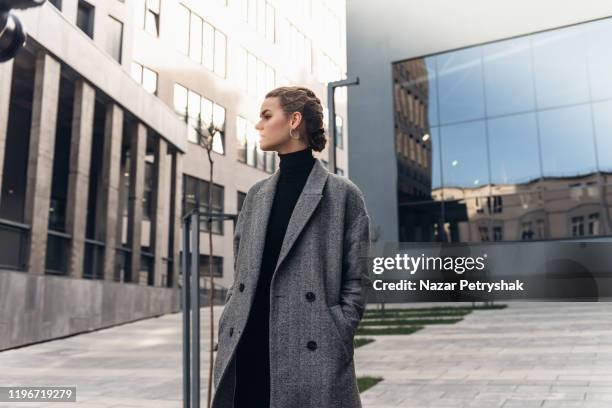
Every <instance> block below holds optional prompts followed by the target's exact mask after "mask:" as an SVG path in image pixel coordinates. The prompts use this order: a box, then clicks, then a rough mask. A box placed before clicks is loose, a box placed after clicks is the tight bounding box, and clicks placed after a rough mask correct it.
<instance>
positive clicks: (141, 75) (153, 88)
mask: <svg viewBox="0 0 612 408" xmlns="http://www.w3.org/2000/svg"><path fill="white" fill-rule="evenodd" d="M131 74H132V78H134V80H135V81H136V82H138V83H139V84H141V85H142V86H143V88H144V89H145V90H146V91H147V92H149V93H151V94H153V95H157V72H155V71H152V70H150V69H149V68H147V67H143V66H142V65H140V64H139V63H137V62H132V70H131Z"/></svg>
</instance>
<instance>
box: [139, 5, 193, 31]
mask: <svg viewBox="0 0 612 408" xmlns="http://www.w3.org/2000/svg"><path fill="white" fill-rule="evenodd" d="M134 7H135V10H136V11H135V14H136V24H137V25H138V27H139V28H142V29H144V30H145V31H146V32H147V33H149V34H151V35H154V36H156V37H159V11H160V0H136V1H135V2H134ZM179 27H181V26H179Z"/></svg>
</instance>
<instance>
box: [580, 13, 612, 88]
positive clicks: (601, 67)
mask: <svg viewBox="0 0 612 408" xmlns="http://www.w3.org/2000/svg"><path fill="white" fill-rule="evenodd" d="M584 27H585V30H586V37H587V49H586V53H587V61H588V75H589V80H590V85H591V98H592V99H593V100H598V99H603V98H612V75H610V67H612V50H611V49H610V38H612V19H609V18H608V19H605V20H600V21H594V22H592V23H589V24H587V25H585V26H584Z"/></svg>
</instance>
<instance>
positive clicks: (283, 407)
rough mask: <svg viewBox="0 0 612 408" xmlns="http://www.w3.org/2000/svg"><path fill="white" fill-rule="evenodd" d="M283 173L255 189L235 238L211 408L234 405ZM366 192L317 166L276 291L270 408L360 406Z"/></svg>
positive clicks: (283, 253) (286, 243)
mask: <svg viewBox="0 0 612 408" xmlns="http://www.w3.org/2000/svg"><path fill="white" fill-rule="evenodd" d="M278 179H279V170H277V171H276V172H275V173H274V174H273V175H271V176H270V177H268V178H266V179H263V180H260V181H258V182H257V183H256V184H255V185H254V186H253V187H251V188H250V189H249V191H248V193H247V196H246V198H245V201H244V204H243V207H242V210H241V212H240V215H239V216H238V221H237V224H236V230H235V234H234V257H235V262H234V264H235V271H234V282H233V284H232V286H231V288H230V289H229V291H228V294H227V297H226V300H225V307H224V309H223V312H222V314H221V318H220V320H219V331H218V349H217V354H216V360H215V365H214V372H213V383H214V388H215V391H214V396H213V405H212V406H213V408H230V407H232V406H233V395H234V390H235V387H234V386H235V358H234V357H235V353H234V352H235V350H236V345H237V344H238V341H239V339H240V336H241V333H242V332H243V329H244V327H245V324H246V321H247V317H248V315H249V310H250V307H251V303H252V300H253V296H254V294H255V289H256V286H257V279H258V276H259V272H260V270H259V269H260V265H261V257H262V254H263V250H264V243H265V238H266V237H265V234H266V227H267V222H268V218H269V214H270V209H271V207H272V201H273V199H274V193H275V190H276V185H277V182H278ZM369 225H370V218H369V216H368V213H367V210H366V206H365V202H364V199H363V194H362V192H361V191H360V190H359V188H358V187H357V186H356V185H355V184H354V183H353V182H351V181H350V180H348V179H347V178H344V177H341V176H338V175H335V174H333V173H330V172H329V171H328V170H327V168H326V167H325V166H324V165H323V163H322V162H321V161H320V159H315V163H314V165H313V168H312V170H311V172H310V174H309V176H308V179H307V181H306V184H305V186H304V189H303V190H302V192H301V194H300V196H299V198H298V201H297V203H296V205H295V209H294V210H293V213H292V215H291V218H290V220H289V224H288V226H287V232H286V234H285V237H284V240H283V243H282V246H281V250H280V254H279V257H278V262H277V264H276V268H275V270H274V274H273V276H272V281H271V285H270V324H269V339H270V408H342V407H344V408H361V401H360V398H359V390H358V389H357V381H356V376H355V363H354V359H353V355H354V348H353V337H354V334H355V330H356V328H357V326H358V324H359V321H360V320H361V317H362V316H363V311H364V307H365V302H366V299H365V297H366V286H365V282H366V281H367V276H368V272H367V263H366V262H365V261H364V260H365V259H367V257H368V254H369V249H370V241H369V232H370V229H369V228H370V227H369Z"/></svg>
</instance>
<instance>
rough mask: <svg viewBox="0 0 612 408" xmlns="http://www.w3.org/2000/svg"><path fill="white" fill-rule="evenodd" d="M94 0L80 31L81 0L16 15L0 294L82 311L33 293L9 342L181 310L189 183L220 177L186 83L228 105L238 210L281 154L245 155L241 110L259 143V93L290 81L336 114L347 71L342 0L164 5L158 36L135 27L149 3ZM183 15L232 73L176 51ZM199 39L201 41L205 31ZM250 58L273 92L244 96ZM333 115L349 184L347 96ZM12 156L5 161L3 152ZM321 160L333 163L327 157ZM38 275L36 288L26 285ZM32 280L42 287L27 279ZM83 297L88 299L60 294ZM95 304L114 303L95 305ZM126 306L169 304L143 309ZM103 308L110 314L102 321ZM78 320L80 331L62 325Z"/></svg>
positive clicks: (223, 257)
mask: <svg viewBox="0 0 612 408" xmlns="http://www.w3.org/2000/svg"><path fill="white" fill-rule="evenodd" d="M153 3H155V2H142V7H155V6H154V5H152V4H153ZM251 3H252V4H251ZM88 4H89V5H90V6H92V7H93V9H92V11H93V17H92V19H91V21H89V25H90V26H89V27H87V28H84V27H82V23H83V22H82V21H81V27H78V26H77V15H78V13H80V12H82V10H81V11H78V8H79V1H78V0H63V1H62V2H61V5H60V7H61V9H57V8H56V7H55V6H54V5H52V4H51V3H50V2H46V3H45V4H44V5H43V6H41V7H37V8H33V9H28V10H18V11H15V14H16V15H17V16H18V17H19V18H20V19H21V21H22V23H23V24H24V26H25V27H26V30H27V32H28V42H27V44H26V46H25V48H24V49H22V50H21V51H20V53H19V54H18V55H17V56H16V58H15V60H14V61H15V62H14V61H11V62H9V63H5V64H0V87H2V89H10V90H13V91H14V92H3V93H2V95H1V96H0V172H3V171H4V172H5V174H2V177H0V183H2V182H5V184H6V185H5V187H6V189H4V188H3V191H4V192H6V191H8V192H9V194H8V195H7V196H6V197H0V243H2V242H4V243H10V244H11V245H10V247H9V246H6V248H7V249H4V250H3V251H4V252H2V253H0V258H2V257H4V258H2V259H0V265H1V266H0V267H2V268H3V269H9V268H10V269H15V270H17V271H19V272H15V271H13V272H10V271H8V270H7V271H6V274H5V271H4V270H2V271H0V276H2V277H4V276H5V275H6V278H5V280H4V281H3V282H4V283H5V284H3V285H4V286H2V287H1V288H0V289H1V291H2V293H3V294H7V295H6V296H8V297H5V298H3V300H4V301H6V302H8V303H14V302H16V304H19V302H20V299H21V297H23V293H24V292H23V290H24V289H23V288H24V286H23V285H30V286H31V285H37V287H38V288H46V287H47V285H48V287H49V288H50V287H53V289H48V290H52V291H54V292H53V293H54V294H55V296H57V297H58V299H61V302H68V303H70V302H72V303H70V305H69V307H63V306H62V307H59V306H57V305H55V304H51V303H49V302H52V301H51V300H49V299H47V298H45V297H44V293H43V292H44V290H45V289H37V291H35V292H28V293H31V294H33V297H31V298H29V299H30V300H29V301H30V303H29V306H28V307H29V308H30V309H29V310H31V314H28V318H27V319H16V320H14V321H12V322H10V323H6V320H7V318H1V319H0V323H2V324H7V327H8V329H9V330H7V331H5V332H4V333H6V334H4V335H1V336H0V348H7V347H14V346H19V345H23V344H27V343H28V342H34V341H40V340H45V339H50V338H53V337H55V336H62V335H66V334H73V333H76V332H78V331H79V330H90V329H92V328H99V327H104V326H105V325H110V324H117V323H120V322H125V321H131V320H134V319H137V318H140V317H146V316H151V315H155V314H157V313H159V314H161V313H165V312H172V311H177V310H178V308H179V304H178V297H177V294H178V290H179V282H180V265H181V263H180V254H181V247H182V242H181V235H182V234H181V221H182V215H183V204H184V202H186V200H187V199H188V197H186V194H185V193H184V186H186V184H185V182H184V180H185V177H186V176H190V177H192V178H195V179H197V181H198V183H200V184H199V185H201V186H205V185H206V182H207V181H208V178H209V173H210V168H209V162H208V160H207V155H206V150H205V149H204V148H203V147H202V146H200V145H199V144H197V143H192V142H190V141H189V138H188V135H189V125H186V123H185V121H184V118H183V117H182V116H181V113H180V112H178V111H177V109H176V106H177V105H176V103H175V100H176V95H175V89H176V85H180V86H183V87H185V88H186V89H189V91H190V92H194V93H196V94H198V95H200V96H201V97H202V98H206V99H207V100H210V101H212V102H213V103H214V104H216V106H218V107H221V108H222V109H223V115H224V121H225V124H224V126H222V127H223V129H222V130H223V132H224V133H223V135H222V137H223V139H222V140H223V148H222V151H221V152H220V151H214V152H213V153H212V156H213V160H214V176H213V177H214V180H213V181H214V184H215V186H216V187H217V188H220V191H222V193H221V197H220V200H219V202H218V203H216V204H215V205H216V206H215V208H214V211H215V212H218V213H219V212H222V213H225V214H230V215H234V216H236V215H237V212H238V211H239V209H240V197H241V194H244V193H246V192H247V191H248V189H249V188H250V187H251V186H252V185H253V184H254V183H255V182H257V181H258V180H260V179H262V178H264V177H267V176H269V175H270V173H272V172H273V171H274V170H275V169H276V168H277V166H278V160H276V161H275V162H274V161H273V162H270V159H271V158H273V156H274V155H275V153H274V152H260V151H257V152H255V151H254V150H251V153H252V154H253V155H259V154H262V155H264V156H262V157H266V158H267V159H266V160H267V164H266V165H265V166H264V165H261V166H260V165H254V164H252V163H247V160H246V159H241V156H240V153H239V149H240V143H241V142H240V141H239V140H238V139H240V138H241V137H244V134H242V135H239V132H240V129H238V127H237V122H238V119H239V117H240V118H242V119H243V120H246V121H247V122H248V123H247V129H244V130H243V131H248V132H249V135H253V134H256V133H257V132H256V130H255V129H254V124H255V123H256V122H257V121H258V120H259V118H258V117H259V107H260V104H261V102H262V101H263V95H265V92H267V91H269V90H271V88H273V87H277V86H281V85H284V84H299V85H305V86H308V87H309V88H311V89H312V90H313V91H315V93H316V94H317V95H318V96H319V98H320V99H321V101H322V103H323V104H324V105H325V106H327V101H326V83H327V82H328V81H331V80H339V79H343V78H344V72H345V71H346V58H345V55H344V49H345V46H344V43H345V38H344V26H345V22H344V20H345V17H344V2H342V1H341V2H328V1H325V0H313V2H312V3H310V2H308V3H303V4H302V3H300V6H299V7H297V8H295V7H289V6H288V5H287V4H285V3H284V2H281V1H276V0H269V1H257V2H249V4H251V5H250V6H248V7H249V9H248V11H247V10H246V9H244V8H242V9H241V8H240V7H241V6H240V5H239V3H238V2H229V3H227V4H225V5H224V4H222V3H219V4H216V3H215V4H206V5H204V4H201V2H197V1H189V2H184V3H178V2H165V1H162V2H161V3H160V4H161V5H160V9H159V10H157V11H156V13H157V16H156V17H155V16H153V20H148V21H149V22H150V21H155V25H156V28H155V32H154V33H153V32H151V27H143V26H142V25H139V24H140V23H139V22H138V21H139V19H140V17H139V16H140V15H141V14H140V13H141V12H143V13H148V12H150V10H149V11H145V10H144V9H140V8H139V7H140V6H139V4H140V2H137V1H130V2H109V1H104V0H91V1H88ZM145 4H146V5H145ZM246 4H247V2H244V5H245V6H246ZM251 6H253V7H255V8H254V9H251ZM181 7H185V8H187V9H188V10H189V12H190V13H191V14H192V15H193V16H197V17H194V18H197V19H200V20H201V21H202V22H203V23H206V24H209V25H210V26H213V27H214V29H215V30H216V31H218V32H219V33H222V35H223V36H224V38H225V40H226V41H225V43H224V45H223V46H221V45H215V47H217V49H222V54H220V55H222V59H221V57H219V58H218V59H217V61H218V64H221V65H222V66H223V67H224V68H223V74H220V73H219V70H218V68H215V69H212V68H210V67H208V66H207V65H206V64H205V63H204V62H202V61H194V59H193V58H192V56H191V55H185V53H184V52H182V51H181V50H180V49H179V48H180V46H177V44H176V37H177V35H178V34H179V33H180V31H181V30H182V29H183V28H184V27H182V26H181V25H180V24H176V21H177V20H176V18H177V15H178V13H179V10H180V8H181ZM147 10H148V9H147ZM253 13H255V14H253ZM247 14H248V18H247ZM305 15H308V16H310V18H308V19H304V18H303V17H304V16H305ZM266 16H267V17H266ZM149 17H151V15H149ZM325 19H327V20H329V22H332V20H333V23H334V24H331V25H330V24H327V25H326V27H332V31H331V34H332V37H331V39H330V36H329V35H328V34H329V32H328V31H324V30H323V29H322V28H321V26H320V24H319V23H320V21H322V20H325ZM194 21H195V20H194ZM85 24H87V23H85ZM143 24H144V23H143ZM145 25H146V24H145ZM325 30H328V29H327V28H326V29H325ZM117 36H118V37H117ZM117 38H119V41H120V42H119V43H117ZM201 39H202V38H200V39H199V40H201ZM192 41H196V43H197V41H198V38H197V36H196V37H195V40H192V39H191V37H190V39H188V42H192ZM117 46H118V48H117ZM219 47H225V48H219ZM239 50H243V51H244V52H245V53H248V54H249V55H250V56H252V57H253V58H254V59H253V61H256V62H257V74H256V75H257V76H259V74H261V73H262V72H264V71H265V72H264V73H265V74H266V75H267V74H268V73H269V72H272V74H273V75H272V76H271V79H272V80H271V81H269V80H268V79H270V77H268V76H267V77H266V83H265V85H266V87H267V88H270V89H265V88H262V86H263V85H264V84H263V83H262V82H261V81H259V84H258V85H257V94H255V93H253V92H251V90H250V89H249V92H247V91H246V90H244V89H242V88H241V84H240V81H241V79H240V74H239V71H240V69H246V68H245V66H244V65H245V64H244V63H243V61H241V60H240V59H239V58H238V57H237V55H238V54H237V53H238V51H239ZM245 55H246V54H245ZM215 58H216V57H215ZM249 61H250V60H249ZM133 64H140V65H141V66H142V67H143V68H146V69H147V70H150V72H154V73H155V78H156V89H155V92H151V90H147V89H146V87H145V86H144V83H143V81H140V82H139V81H138V80H135V78H134V75H133V72H134V71H133ZM261 67H264V71H261V72H260V68H261ZM250 73H251V71H249V78H250ZM245 75H246V74H245ZM141 79H142V78H141ZM249 81H251V79H249ZM251 85H253V83H251ZM151 93H153V95H152V94H151ZM203 101H204V99H203ZM336 113H337V115H338V116H339V117H340V119H341V121H342V130H343V136H342V143H341V144H340V146H339V147H337V149H336V157H337V160H336V163H337V166H338V168H339V169H340V170H339V171H341V172H343V173H342V174H344V175H348V170H349V169H348V162H347V160H346V158H347V152H348V137H347V125H346V124H347V121H346V93H345V92H344V91H343V90H340V91H338V92H337V93H336ZM216 114H217V113H215V115H216ZM217 119H218V118H217ZM217 119H215V120H217ZM24 135H26V136H28V137H24ZM249 137H250V136H249ZM241 140H242V139H241ZM23 144H26V146H25V147H23V146H22V145H23ZM5 152H10V155H11V157H10V159H11V160H9V162H5V161H4V160H3V159H2V157H3V155H4V154H5ZM317 156H318V157H320V158H322V159H323V160H326V159H327V157H328V156H329V151H328V150H327V149H326V150H324V151H322V152H320V153H317ZM254 157H256V158H257V160H258V161H259V162H260V163H263V162H262V161H261V159H260V158H259V156H254ZM7 163H8V164H7ZM19 163H24V164H25V168H24V169H23V170H20V169H19V168H18V166H17V164H19ZM271 163H272V165H270V164H271ZM7 169H8V170H9V171H8V173H7V172H6V171H7ZM21 177H24V178H25V179H27V182H25V181H24V182H23V183H22V181H21V180H20V178H21ZM22 184H24V185H25V187H23V190H24V191H25V192H23V193H22V192H21V189H22ZM202 188H203V187H202ZM198 199H199V198H198ZM22 201H23V203H22ZM21 212H23V215H22V214H21ZM233 233H234V231H233V223H232V221H231V217H230V218H229V219H227V220H226V221H223V227H222V229H221V230H220V231H215V232H214V234H213V245H214V249H213V255H214V256H215V260H216V261H218V260H220V261H221V276H220V277H217V278H216V279H215V288H216V290H219V291H223V290H224V289H225V288H227V287H229V286H230V285H231V284H232V281H233V278H234V274H233V269H234V265H233V253H232V251H233V245H232V242H233ZM206 234H207V232H206V231H202V237H201V248H200V253H201V255H202V259H207V257H206V255H208V251H209V249H208V240H207V239H206ZM22 252H23V257H24V260H23V261H20V257H21V256H22V254H21V253H22ZM9 255H11V256H9ZM9 258H10V259H9ZM30 275H32V276H30ZM48 275H60V276H48ZM34 277H36V278H37V279H40V280H37V281H31V279H33V278H34ZM22 278H23V282H36V283H27V284H26V283H19V282H21V280H20V279H22ZM201 282H202V284H203V285H206V280H205V279H202V280H201ZM122 285H123V286H122ZM73 290H78V291H79V294H78V295H75V296H73V299H70V301H68V300H65V299H63V298H69V297H71V293H72V292H71V291H73ZM101 292H104V295H101V294H100V293H101ZM100 296H104V297H105V299H110V298H112V299H116V304H114V303H113V304H109V303H108V302H98V301H97V299H99V298H100ZM123 297H128V298H130V299H132V300H133V301H136V302H156V301H159V304H150V305H148V306H147V307H145V308H141V310H140V311H139V310H137V309H136V308H134V307H131V306H129V305H127V304H125V303H124V301H125V302H127V300H124V299H123ZM92 299H94V304H93V305H92V304H90V303H91V300H92ZM68 303H66V304H68ZM45 308H46V309H48V310H51V311H52V312H49V311H48V310H47V311H45V310H46V309H45ZM107 308H108V310H106V309H107ZM10 310H12V311H13V312H15V313H17V314H20V313H21V311H20V310H18V309H10ZM38 313H43V314H44V319H42V320H41V319H39V317H37V316H38ZM106 314H110V315H112V316H113V317H112V318H100V315H106ZM71 319H74V320H73V321H74V322H80V323H78V324H77V323H66V322H70V321H71ZM43 321H44V322H43ZM36 328H39V330H37V329H36Z"/></svg>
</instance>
